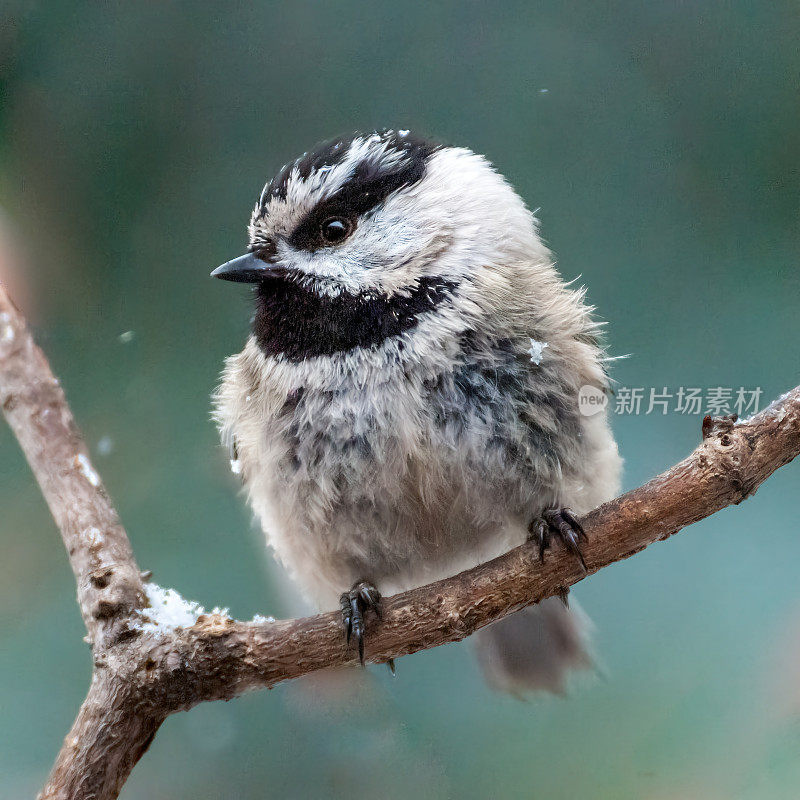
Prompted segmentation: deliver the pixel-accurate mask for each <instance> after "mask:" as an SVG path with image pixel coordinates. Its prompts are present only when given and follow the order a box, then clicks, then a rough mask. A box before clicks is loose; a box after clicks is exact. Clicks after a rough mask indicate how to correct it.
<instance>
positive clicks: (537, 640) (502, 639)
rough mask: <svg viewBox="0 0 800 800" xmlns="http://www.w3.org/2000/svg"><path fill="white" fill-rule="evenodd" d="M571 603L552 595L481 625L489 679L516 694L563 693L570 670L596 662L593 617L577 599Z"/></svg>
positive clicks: (481, 654) (482, 657)
mask: <svg viewBox="0 0 800 800" xmlns="http://www.w3.org/2000/svg"><path fill="white" fill-rule="evenodd" d="M570 605H571V608H567V607H566V605H565V604H564V603H563V602H562V601H561V600H560V599H559V598H557V597H550V598H548V599H547V600H543V601H542V602H541V603H539V604H538V605H535V606H529V607H528V608H525V609H523V610H522V611H518V612H516V613H515V614H512V615H511V616H510V617H506V618H505V619H502V620H500V621H499V622H495V623H493V624H492V625H489V626H487V627H486V628H483V629H482V630H480V631H478V633H477V634H475V637H474V640H475V643H476V646H477V650H478V658H479V660H480V663H481V666H482V668H483V672H484V675H485V677H486V680H487V682H488V683H489V684H490V685H491V686H493V687H494V688H496V689H500V690H503V691H507V692H511V693H512V694H524V693H526V692H529V691H547V692H553V693H554V694H563V693H564V691H565V688H566V679H567V676H568V674H569V673H570V672H571V671H572V670H575V669H587V668H589V667H591V666H592V659H591V656H590V655H589V648H588V644H589V629H590V626H591V623H590V621H589V619H588V617H587V616H586V615H585V614H584V613H583V611H582V610H581V609H580V607H578V606H577V604H576V603H575V602H574V601H572V602H571V604H570Z"/></svg>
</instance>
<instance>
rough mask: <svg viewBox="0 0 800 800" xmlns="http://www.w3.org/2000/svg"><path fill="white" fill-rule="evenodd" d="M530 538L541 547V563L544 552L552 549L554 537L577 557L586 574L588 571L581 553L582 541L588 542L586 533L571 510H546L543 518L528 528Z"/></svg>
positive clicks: (535, 520)
mask: <svg viewBox="0 0 800 800" xmlns="http://www.w3.org/2000/svg"><path fill="white" fill-rule="evenodd" d="M528 536H529V541H530V540H533V541H535V542H536V543H537V544H538V545H539V559H540V560H541V561H544V551H545V550H547V549H549V548H550V545H551V544H552V543H553V537H558V538H559V539H561V541H562V542H563V543H564V546H565V547H566V548H567V550H569V551H570V553H572V554H573V555H575V556H577V558H578V559H579V561H580V562H581V566H582V567H583V569H584V572H587V571H588V570H587V569H586V562H585V561H584V559H583V553H582V552H581V541H587V537H586V531H584V530H583V526H582V525H581V523H580V521H579V520H578V518H577V517H576V516H575V514H573V513H572V511H570V509H568V508H548V509H545V510H544V511H543V512H542V516H541V517H537V518H536V519H534V520H533V521H532V522H531V524H530V525H529V526H528Z"/></svg>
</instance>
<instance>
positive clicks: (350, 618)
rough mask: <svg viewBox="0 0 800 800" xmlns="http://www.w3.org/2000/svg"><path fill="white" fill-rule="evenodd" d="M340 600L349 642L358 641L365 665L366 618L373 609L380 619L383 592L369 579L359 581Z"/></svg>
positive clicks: (359, 656) (359, 657)
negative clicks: (351, 640)
mask: <svg viewBox="0 0 800 800" xmlns="http://www.w3.org/2000/svg"><path fill="white" fill-rule="evenodd" d="M339 602H340V603H341V606H342V622H343V623H344V628H345V633H346V635H347V643H348V644H349V643H350V639H352V638H355V640H356V642H358V660H359V661H360V662H361V666H362V667H363V666H364V634H365V633H366V623H365V619H364V618H365V616H366V613H367V611H370V610H371V611H373V612H375V616H376V617H378V618H379V619H380V616H381V593H380V592H379V591H378V590H377V589H376V588H375V587H374V586H373V585H372V584H371V583H369V582H368V581H358V582H357V583H356V584H354V586H353V588H352V589H351V590H350V591H349V592H345V593H344V594H343V595H342V596H341V597H340V598H339ZM393 666H394V665H393V664H392V667H393ZM392 671H394V670H392Z"/></svg>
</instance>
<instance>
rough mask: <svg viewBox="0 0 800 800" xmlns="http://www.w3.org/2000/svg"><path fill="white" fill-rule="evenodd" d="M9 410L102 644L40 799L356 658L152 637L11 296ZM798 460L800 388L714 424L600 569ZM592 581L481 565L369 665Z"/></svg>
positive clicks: (317, 621)
mask: <svg viewBox="0 0 800 800" xmlns="http://www.w3.org/2000/svg"><path fill="white" fill-rule="evenodd" d="M0 405H2V407H3V411H4V413H5V416H6V418H7V419H8V422H9V424H10V425H11V427H12V429H13V430H14V432H15V434H16V436H17V438H18V439H19V442H20V445H21V446H22V449H23V450H24V452H25V455H26V456H27V458H28V462H29V463H30V465H31V468H32V470H33V472H34V475H35V476H36V479H37V480H38V482H39V485H40V486H41V487H42V491H43V493H44V495H45V498H46V499H47V502H48V504H49V506H50V510H51V511H52V513H53V516H54V518H55V520H56V523H57V524H58V527H59V530H60V531H61V536H62V538H63V540H64V544H65V545H66V547H67V552H68V554H69V557H70V563H71V565H72V569H73V572H74V573H75V577H76V580H77V583H78V602H79V605H80V608H81V612H82V614H83V618H84V621H85V623H86V627H87V630H88V633H89V638H90V641H91V642H92V645H93V655H94V674H93V678H92V684H91V687H90V690H89V695H88V697H87V699H86V701H85V702H84V704H83V706H82V707H81V710H80V712H79V714H78V718H77V719H76V721H75V724H74V725H73V728H72V730H71V731H70V733H69V734H68V735H67V738H66V740H65V742H64V746H63V747H62V750H61V752H60V754H59V756H58V760H57V761H56V764H55V766H54V768H53V772H52V773H51V775H50V779H49V781H48V783H47V786H46V787H45V788H44V790H43V792H42V794H41V797H42V798H72V799H73V800H75V799H78V798H93V799H94V800H105V798H113V797H116V796H117V794H118V793H119V791H120V789H121V787H122V785H123V783H124V782H125V780H126V778H127V777H128V775H129V773H130V771H131V769H132V768H133V766H134V765H135V764H136V762H137V761H138V759H139V758H140V757H141V756H142V754H143V753H144V752H145V750H146V749H147V747H148V745H149V744H150V742H151V740H152V738H153V736H154V735H155V733H156V731H157V730H158V727H159V725H160V724H161V722H163V720H164V719H165V718H166V717H167V716H168V715H169V714H172V713H174V712H175V711H181V710H187V709H189V708H191V707H192V706H194V705H197V704H198V703H201V702H204V701H208V700H219V699H227V698H231V697H234V696H236V695H238V694H240V693H242V692H244V691H245V690H247V689H251V688H256V687H264V686H273V685H275V684H276V683H279V682H280V681H284V680H289V679H291V678H297V677H299V676H301V675H305V674H307V673H309V672H313V671H315V670H320V669H325V668H327V667H334V666H342V665H345V664H355V663H357V654H356V652H355V651H354V650H353V649H352V648H349V647H347V645H346V644H345V642H344V638H343V636H342V628H341V619H340V617H339V615H338V614H337V613H334V612H332V613H328V614H318V615H316V616H313V617H307V618H305V619H296V620H284V621H278V622H258V623H257V622H237V621H235V620H231V619H229V618H228V617H226V616H223V615H219V614H210V615H204V616H201V617H199V618H198V620H197V622H196V623H195V624H194V625H192V626H191V627H187V628H176V627H165V626H162V627H160V628H156V629H155V631H153V630H150V629H148V628H147V626H145V627H144V629H143V626H142V624H141V621H142V617H141V614H140V612H141V611H142V610H143V609H145V607H146V604H147V599H146V596H145V593H144V587H143V585H142V581H141V578H140V573H139V568H138V566H137V565H136V562H135V560H134V557H133V553H132V551H131V547H130V543H129V542H128V538H127V536H126V534H125V531H124V530H123V528H122V526H121V525H120V522H119V519H118V517H117V514H116V512H115V511H114V508H113V506H112V505H111V503H110V501H109V498H108V495H107V494H106V492H105V490H104V489H103V486H102V484H101V482H100V478H99V476H98V475H97V473H96V472H95V471H94V468H93V467H92V465H91V463H90V461H89V456H88V452H87V449H86V446H85V445H84V443H83V441H82V439H81V437H80V434H79V433H78V431H77V427H76V425H75V422H74V420H73V417H72V414H71V412H70V410H69V407H68V406H67V403H66V400H65V398H64V394H63V392H62V390H61V388H60V386H59V385H58V382H57V381H56V379H55V378H54V377H53V375H52V373H51V372H50V368H49V366H48V363H47V360H46V358H45V357H44V355H43V353H42V352H41V350H39V349H38V348H37V347H36V345H35V344H34V342H33V340H32V338H31V336H30V333H29V332H28V330H27V328H26V326H25V323H24V320H23V318H22V316H21V314H20V313H19V312H18V311H17V309H16V308H14V306H13V304H12V303H11V301H10V300H9V298H8V296H7V295H6V294H5V291H4V290H3V288H2V286H0ZM798 453H800V387H797V388H795V389H793V390H792V391H790V392H788V393H787V394H786V395H784V396H783V397H781V398H779V399H778V400H776V401H775V402H774V403H772V404H771V405H770V406H769V407H768V408H766V409H765V410H764V411H762V412H761V413H759V414H757V415H756V416H754V417H752V418H751V419H749V420H746V421H743V422H734V421H733V420H731V419H721V420H708V421H707V422H706V423H705V424H704V427H703V441H702V442H701V443H700V445H699V446H698V447H697V449H696V450H694V452H692V453H691V454H690V455H689V456H688V457H687V458H686V459H684V460H683V461H681V462H680V463H679V464H676V465H675V466H674V467H672V469H670V470H668V471H667V472H664V473H663V474H661V475H659V476H658V477H656V478H654V479H653V480H651V481H650V482H648V483H646V484H645V485H644V486H641V487H640V488H638V489H634V490H633V491H631V492H628V493H627V494H624V495H622V496H621V497H618V498H616V499H615V500H612V501H610V502H608V503H605V504H604V505H602V506H600V507H599V508H597V509H595V510H594V511H592V512H591V513H590V514H588V515H587V516H586V517H585V518H584V519H583V520H582V522H583V525H584V527H585V529H586V532H587V534H588V537H589V541H588V543H587V544H586V545H585V547H584V556H585V559H586V564H587V567H588V572H589V573H593V572H596V571H597V570H599V569H602V568H603V567H605V566H607V565H608V564H611V563H613V562H615V561H619V560H621V559H623V558H627V557H628V556H631V555H633V554H634V553H636V552H638V551H639V550H642V549H644V548H645V547H647V546H648V545H650V544H652V543H653V542H656V541H659V540H661V539H666V538H667V537H669V536H671V535H673V534H674V533H677V532H678V531H679V530H681V529H682V528H684V527H686V526H687V525H691V524H692V523H693V522H697V521H698V520H700V519H703V518H704V517H707V516H709V515H710V514H713V513H714V512H715V511H719V510H720V509H722V508H725V507H726V506H729V505H733V504H736V503H740V502H741V501H742V500H744V499H746V498H747V497H749V496H750V495H751V494H753V493H754V492H755V490H756V489H757V488H758V486H759V485H760V484H761V483H762V482H763V481H764V480H765V479H766V478H767V477H769V475H771V474H772V473H773V472H774V471H775V470H776V469H778V468H779V467H781V466H783V465H784V464H787V463H788V462H789V461H791V460H792V459H793V458H795V456H797V455H798ZM583 577H585V575H584V573H583V571H582V570H581V568H580V566H579V565H578V563H577V562H576V560H575V559H574V558H573V557H571V556H570V555H569V554H568V553H566V552H565V551H563V550H556V551H555V552H553V553H551V554H550V555H549V556H548V558H547V559H546V561H545V563H544V564H542V563H540V562H539V560H538V556H537V553H536V550H535V547H533V546H531V545H523V546H521V547H517V548H516V549H514V550H512V551H510V552H509V553H506V554H505V555H503V556H500V557H499V558H496V559H494V560H493V561H490V562H488V563H486V564H482V565H480V566H478V567H476V568H475V569H472V570H469V571H467V572H463V573H461V574H460V575H456V576H455V577H453V578H449V579H447V580H444V581H439V582H438V583H434V584H431V585H429V586H423V587H421V588H419V589H414V590H413V591H410V592H405V593H403V594H399V595H396V596H394V597H389V598H386V599H385V600H384V611H383V619H382V621H381V622H380V623H379V624H376V625H374V626H373V627H371V629H370V636H369V640H368V642H367V659H368V660H369V661H372V662H381V661H386V660H388V659H390V658H399V657H400V656H403V655H408V654H409V653H414V652H416V651H418V650H422V649H425V648H428V647H436V646H437V645H440V644H445V643H447V642H453V641H458V640H459V639H463V638H464V637H466V636H469V635H470V634H471V633H473V632H474V631H476V630H478V629H479V628H481V627H483V626H485V625H487V624H489V623H490V622H493V621H495V620H498V619H501V618H502V617H504V616H506V615H507V614H510V613H512V612H514V611H517V610H518V609H520V608H523V607H524V606H527V605H530V604H532V603H536V602H539V601H540V600H542V599H544V598H545V597H549V596H551V595H554V594H557V593H558V592H560V591H562V590H563V589H564V588H566V587H568V586H570V585H572V584H573V583H576V582H577V581H579V580H581V579H582V578H583Z"/></svg>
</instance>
